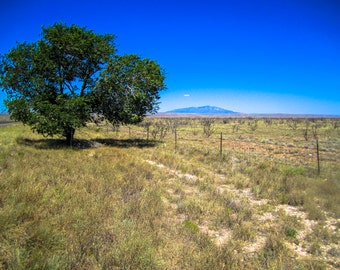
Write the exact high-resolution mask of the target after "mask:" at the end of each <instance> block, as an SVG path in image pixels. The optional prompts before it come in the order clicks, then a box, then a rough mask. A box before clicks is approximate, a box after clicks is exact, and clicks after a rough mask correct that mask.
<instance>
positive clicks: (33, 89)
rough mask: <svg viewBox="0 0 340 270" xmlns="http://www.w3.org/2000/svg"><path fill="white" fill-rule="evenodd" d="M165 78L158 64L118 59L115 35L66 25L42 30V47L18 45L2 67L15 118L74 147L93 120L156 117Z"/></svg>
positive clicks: (117, 121)
mask: <svg viewBox="0 0 340 270" xmlns="http://www.w3.org/2000/svg"><path fill="white" fill-rule="evenodd" d="M164 78H165V77H164V75H163V71H162V69H161V68H160V66H159V65H158V64H157V63H156V62H155V61H152V60H149V59H141V58H140V57H139V56H137V55H124V56H118V55H117V54H116V50H115V45H114V36H113V35H99V34H96V33H94V32H93V31H91V30H87V29H85V28H82V27H79V26H76V25H71V26H67V25H65V24H61V23H57V24H54V25H52V26H51V27H48V28H43V29H42V38H41V40H39V41H38V42H33V43H18V44H17V46H16V47H15V48H13V49H12V50H10V51H9V52H8V53H7V54H6V55H4V56H2V58H1V62H0V87H1V88H2V89H3V90H4V91H6V93H7V99H6V100H5V104H6V106H7V108H8V112H9V114H10V115H11V118H12V119H14V120H17V121H22V122H23V123H24V124H28V125H30V126H31V127H32V129H33V130H35V131H37V132H38V133H40V134H43V135H44V136H53V135H57V134H58V135H62V136H64V137H65V138H66V140H67V142H68V143H69V144H72V140H73V136H74V133H75V130H76V129H77V128H80V127H82V126H85V125H86V124H87V123H88V122H89V121H91V120H92V116H93V115H103V116H104V117H105V118H106V119H107V120H108V121H110V122H111V123H113V124H115V125H117V124H131V123H138V122H140V121H142V120H143V117H144V116H145V115H146V114H147V113H154V112H155V111H156V110H157V108H158V107H157V104H158V103H157V100H158V99H159V91H161V90H163V89H164V88H165V84H164Z"/></svg>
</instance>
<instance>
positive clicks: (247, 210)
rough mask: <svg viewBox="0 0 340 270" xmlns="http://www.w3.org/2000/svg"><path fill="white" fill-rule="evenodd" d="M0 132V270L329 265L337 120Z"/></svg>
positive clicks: (334, 263) (338, 204)
mask: <svg viewBox="0 0 340 270" xmlns="http://www.w3.org/2000/svg"><path fill="white" fill-rule="evenodd" d="M0 134H1V136H0V150H1V151H0V268H3V269H337V268H339V267H340V263H339V257H340V248H339V237H340V235H339V227H340V196H339V194H340V192H339V191H340V119H339V118H337V119H269V118H263V119H261V118H206V119H203V118H185V117H183V118H171V117H170V118H160V117H149V118H147V119H146V120H145V121H144V122H143V123H142V124H141V125H139V126H124V127H120V128H119V129H117V128H113V127H112V126H110V125H105V124H104V123H103V124H101V125H93V124H90V125H89V126H88V127H87V128H84V129H82V130H80V131H78V132H77V133H76V140H75V142H74V146H73V148H69V147H66V146H65V145H64V143H63V141H62V140H60V139H59V138H52V139H49V138H44V137H41V136H39V135H37V134H34V133H32V132H31V131H30V129H29V128H28V127H25V126H23V125H21V124H19V123H15V124H12V125H8V126H1V127H0ZM221 138H222V139H221ZM316 141H318V144H319V171H318V163H317V145H316Z"/></svg>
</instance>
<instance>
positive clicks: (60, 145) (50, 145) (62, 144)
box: [16, 137, 160, 150]
mask: <svg viewBox="0 0 340 270" xmlns="http://www.w3.org/2000/svg"><path fill="white" fill-rule="evenodd" d="M16 142H17V143H18V144H20V145H26V146H32V147H34V148H36V149H76V150H77V149H79V150H81V149H90V148H98V147H101V146H103V145H105V146H110V147H119V148H130V147H137V148H150V147H155V146H156V145H157V144H159V143H160V142H159V141H157V140H145V139H94V140H79V139H75V140H73V143H72V147H71V146H70V145H69V144H68V143H67V142H66V140H65V139H50V138H46V139H36V140H35V139H28V138H22V137H18V138H17V139H16Z"/></svg>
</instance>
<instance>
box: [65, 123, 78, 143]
mask: <svg viewBox="0 0 340 270" xmlns="http://www.w3.org/2000/svg"><path fill="white" fill-rule="evenodd" d="M75 131H76V130H75V129H74V128H72V127H69V128H65V131H64V133H65V137H66V142H67V145H69V146H71V147H72V143H73V137H74V133H75Z"/></svg>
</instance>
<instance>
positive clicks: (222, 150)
mask: <svg viewBox="0 0 340 270" xmlns="http://www.w3.org/2000/svg"><path fill="white" fill-rule="evenodd" d="M222 140H223V138H222V132H221V140H220V156H221V157H222V151H223V150H222Z"/></svg>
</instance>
